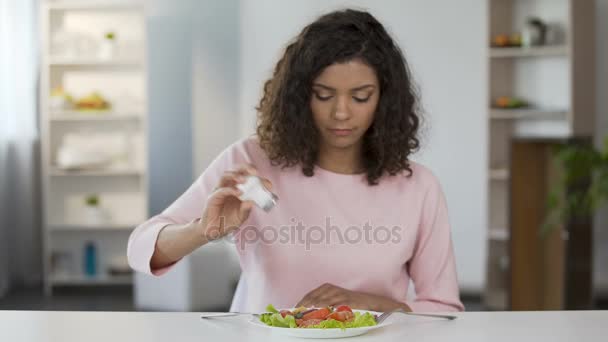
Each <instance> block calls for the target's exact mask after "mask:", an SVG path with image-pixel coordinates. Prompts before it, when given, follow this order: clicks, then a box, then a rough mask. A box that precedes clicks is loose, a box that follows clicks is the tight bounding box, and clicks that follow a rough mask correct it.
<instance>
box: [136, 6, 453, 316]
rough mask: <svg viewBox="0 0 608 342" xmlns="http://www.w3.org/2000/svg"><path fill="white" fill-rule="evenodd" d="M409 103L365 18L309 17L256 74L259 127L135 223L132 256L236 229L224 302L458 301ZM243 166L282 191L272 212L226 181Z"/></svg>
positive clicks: (148, 258) (185, 250)
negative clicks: (263, 76)
mask: <svg viewBox="0 0 608 342" xmlns="http://www.w3.org/2000/svg"><path fill="white" fill-rule="evenodd" d="M417 105H418V100H417V96H416V92H415V87H414V85H413V83H412V80H411V76H410V72H409V70H408V67H407V64H406V61H405V59H404V57H403V55H402V53H401V51H400V49H399V47H398V46H397V45H396V44H395V42H394V41H393V40H392V39H391V37H390V36H389V35H388V34H387V32H386V31H385V29H384V27H383V26H382V25H381V24H380V23H379V22H378V21H377V20H376V19H375V18H374V17H373V16H372V15H370V14H369V13H366V12H361V11H355V10H343V11H337V12H332V13H329V14H327V15H324V16H322V17H320V18H319V19H317V20H316V21H315V22H313V23H311V24H310V25H308V26H307V27H305V28H304V29H303V30H302V32H301V33H300V34H299V35H298V36H297V37H296V39H295V40H294V41H293V42H292V43H291V44H289V45H288V46H287V48H286V49H285V52H284V55H283V57H282V58H281V59H280V60H279V62H278V63H277V65H276V67H275V70H274V73H273V75H272V78H271V79H270V80H268V81H267V82H266V84H265V86H264V95H263V97H262V99H261V101H260V103H259V106H258V108H257V109H258V113H259V117H258V126H257V135H256V136H253V137H249V138H247V139H244V140H241V141H239V142H237V143H235V144H233V145H232V146H230V147H228V148H227V149H226V150H225V151H224V152H223V153H222V154H221V155H220V156H218V157H217V159H216V160H215V161H213V163H211V165H210V166H209V167H208V168H207V170H205V172H203V174H202V175H201V176H200V177H199V178H198V180H197V181H196V182H195V183H194V184H193V185H192V186H191V187H190V188H189V189H188V190H187V191H186V192H185V193H184V194H183V195H182V196H181V197H180V198H179V199H177V200H176V201H175V202H174V203H173V204H172V205H171V206H170V207H169V208H167V209H166V210H165V211H164V212H163V213H161V214H160V215H158V216H155V217H153V218H152V219H150V220H149V221H147V222H144V223H143V224H141V225H140V226H139V227H137V228H136V229H135V231H134V232H133V233H132V235H131V237H130V239H129V247H128V255H129V261H130V264H131V266H132V267H133V268H134V269H136V270H138V271H141V272H145V273H151V274H154V275H161V274H163V273H164V272H166V271H167V270H168V269H169V268H170V267H171V266H172V265H173V264H174V263H176V262H178V261H179V260H180V259H181V258H182V257H184V256H186V255H188V254H189V253H191V252H192V251H194V250H195V249H197V248H199V247H201V246H204V245H205V244H206V243H209V242H210V241H211V240H214V239H218V238H221V237H234V238H235V241H236V248H237V250H238V253H239V257H240V264H241V269H242V272H243V273H242V278H241V279H242V281H243V280H244V281H245V283H246V286H239V289H238V290H237V295H236V296H235V298H236V299H235V301H234V302H233V306H232V310H234V311H246V312H254V311H263V310H264V308H265V307H266V305H267V304H270V303H272V304H274V305H275V306H277V307H293V306H300V305H304V306H317V307H318V306H325V305H337V304H347V305H350V306H351V307H354V308H358V309H368V310H375V311H389V310H393V309H396V308H402V309H405V310H408V311H456V310H463V306H462V304H461V302H460V300H459V295H458V284H457V276H456V270H455V262H454V254H453V248H452V242H451V237H450V226H449V222H448V213H447V208H446V203H445V199H444V195H443V193H442V190H441V188H440V185H439V182H438V181H437V179H436V178H435V177H434V176H433V175H432V173H431V172H430V171H429V170H427V169H426V168H424V167H423V166H421V165H419V164H416V163H414V162H412V161H410V160H409V157H410V155H411V153H413V152H414V151H415V150H416V149H417V148H418V146H419V141H418V138H417V134H418V126H419V113H418V106H417ZM252 174H253V175H259V176H260V177H262V179H263V180H264V183H265V184H266V186H267V187H268V188H270V189H272V191H273V192H275V193H276V194H277V195H278V197H279V198H280V200H279V201H278V204H277V205H276V206H275V207H274V208H273V209H272V210H271V211H270V212H264V211H263V210H261V209H259V208H257V207H255V208H254V204H253V203H252V202H250V201H241V200H239V199H238V197H239V195H240V194H241V192H240V191H239V190H238V189H237V187H236V185H237V184H239V183H243V182H244V181H245V176H248V175H252ZM203 248H204V247H203ZM210 262H213V261H210ZM217 262H221V261H219V260H218V261H217ZM410 279H411V280H412V281H413V283H414V285H415V289H416V294H417V296H416V299H415V300H412V301H408V300H407V297H406V295H407V292H408V285H409V281H410ZM239 292H241V293H239Z"/></svg>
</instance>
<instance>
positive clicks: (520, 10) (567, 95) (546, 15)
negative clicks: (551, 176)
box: [484, 0, 595, 310]
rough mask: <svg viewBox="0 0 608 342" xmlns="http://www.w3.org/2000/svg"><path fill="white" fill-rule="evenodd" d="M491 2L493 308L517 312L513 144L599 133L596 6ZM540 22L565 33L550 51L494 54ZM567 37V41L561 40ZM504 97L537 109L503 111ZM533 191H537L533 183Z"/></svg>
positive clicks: (488, 297) (562, 0)
mask: <svg viewBox="0 0 608 342" xmlns="http://www.w3.org/2000/svg"><path fill="white" fill-rule="evenodd" d="M487 1H488V34H489V36H488V50H487V56H488V67H489V70H488V85H489V89H488V98H487V104H488V132H489V140H488V141H489V148H488V153H489V158H488V160H489V165H488V199H489V203H488V214H487V217H488V233H487V237H488V260H487V271H486V290H485V294H484V301H485V305H486V306H487V307H488V308H489V309H493V310H506V309H509V308H510V296H511V288H510V286H511V283H510V272H511V269H510V260H509V258H510V251H511V249H512V248H514V246H512V245H511V227H510V225H511V217H510V215H511V210H510V209H511V208H510V203H511V198H510V195H511V175H512V170H511V162H510V161H511V153H512V151H511V143H512V139H513V138H514V137H517V138H530V139H549V140H551V139H555V140H563V139H567V138H570V137H578V136H591V135H592V134H593V117H594V115H595V112H594V110H593V103H594V101H595V100H594V97H593V94H594V70H593V65H594V61H593V53H592V51H593V44H594V29H593V28H594V26H593V25H594V24H593V18H594V15H593V2H591V1H580V0H487ZM529 17H538V18H540V19H541V20H543V21H545V22H547V23H548V24H549V25H550V27H551V28H552V29H553V30H554V32H557V33H558V34H557V35H555V37H556V38H555V40H554V41H552V42H550V43H549V44H550V45H546V46H535V47H528V48H520V47H508V48H502V47H501V48H498V47H491V44H490V42H491V40H492V39H491V38H492V37H494V36H495V35H498V34H512V33H515V32H521V30H522V28H523V27H524V24H525V22H526V20H527V18H529ZM560 33H561V34H560ZM501 96H511V97H519V98H523V99H524V100H526V101H528V102H529V103H530V104H531V106H532V107H531V108H520V109H496V108H494V107H493V103H494V100H495V99H496V98H498V97H501ZM530 186H534V185H533V184H531V185H530Z"/></svg>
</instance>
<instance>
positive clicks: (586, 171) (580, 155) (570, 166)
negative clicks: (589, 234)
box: [542, 137, 608, 234]
mask: <svg viewBox="0 0 608 342" xmlns="http://www.w3.org/2000/svg"><path fill="white" fill-rule="evenodd" d="M555 161H556V163H557V164H558V165H557V166H558V167H559V168H560V169H561V170H562V173H563V174H562V176H561V177H559V179H558V180H557V182H555V183H554V184H553V187H552V189H551V192H550V194H549V199H548V201H547V209H548V212H547V216H546V219H545V223H544V225H543V227H542V232H543V234H546V233H548V232H550V231H551V230H552V229H554V228H556V227H558V226H563V225H565V224H567V223H568V222H571V221H573V220H579V219H582V218H585V217H590V216H592V215H593V213H594V212H595V211H596V210H597V209H598V208H599V207H600V206H601V205H602V204H604V203H605V202H606V200H608V137H606V139H605V140H604V145H603V147H602V148H597V147H595V146H593V144H584V143H583V144H581V143H574V144H564V145H561V146H559V147H558V148H557V151H556V154H555Z"/></svg>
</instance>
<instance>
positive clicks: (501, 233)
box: [488, 227, 511, 241]
mask: <svg viewBox="0 0 608 342" xmlns="http://www.w3.org/2000/svg"><path fill="white" fill-rule="evenodd" d="M510 235H511V234H509V230H508V229H507V228H503V227H501V228H490V230H489V231H488V238H489V239H490V240H496V241H507V240H509V239H510Z"/></svg>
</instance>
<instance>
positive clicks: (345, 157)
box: [317, 145, 363, 174]
mask: <svg viewBox="0 0 608 342" xmlns="http://www.w3.org/2000/svg"><path fill="white" fill-rule="evenodd" d="M317 165H318V166H319V167H320V168H322V169H325V170H328V171H331V172H335V173H343V174H357V173H361V172H363V158H362V156H361V146H360V145H357V146H352V147H349V148H333V147H328V146H321V149H320V151H319V157H318V158H317Z"/></svg>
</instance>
